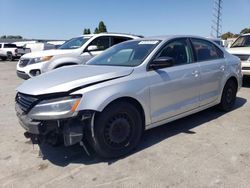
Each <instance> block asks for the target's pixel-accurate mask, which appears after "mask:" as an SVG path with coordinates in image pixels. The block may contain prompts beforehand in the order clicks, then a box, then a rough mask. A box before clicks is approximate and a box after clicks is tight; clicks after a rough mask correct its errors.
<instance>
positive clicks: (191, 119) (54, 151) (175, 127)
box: [39, 97, 247, 166]
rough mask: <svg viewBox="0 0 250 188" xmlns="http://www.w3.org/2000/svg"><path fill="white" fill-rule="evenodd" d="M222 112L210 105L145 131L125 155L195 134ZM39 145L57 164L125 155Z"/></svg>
mask: <svg viewBox="0 0 250 188" xmlns="http://www.w3.org/2000/svg"><path fill="white" fill-rule="evenodd" d="M246 102H247V100H246V99H244V98H241V97H237V99H236V105H235V107H234V109H233V110H236V109H238V108H240V107H242V106H243V105H244V104H245V103H246ZM224 114H225V113H224V112H221V111H219V110H217V109H216V108H215V107H212V108H209V109H207V110H204V111H202V112H199V113H196V114H193V115H190V116H187V117H184V118H182V119H179V120H176V121H173V122H171V123H167V124H165V125H162V126H159V127H156V128H153V129H150V130H148V131H145V133H144V135H143V136H142V139H141V142H140V143H139V146H138V147H137V148H136V149H135V150H134V151H133V152H132V153H130V154H128V155H127V156H130V155H133V154H135V153H137V152H140V151H142V150H144V149H147V148H148V147H151V146H153V145H155V144H157V143H159V142H161V141H162V140H165V139H168V138H170V137H172V136H175V135H177V134H180V133H186V134H196V133H195V132H194V131H192V129H193V128H195V127H198V126H202V125H204V123H206V122H208V121H211V120H214V119H216V118H218V117H221V116H223V115H224ZM39 147H40V154H41V157H42V158H43V159H44V160H49V161H50V162H51V163H53V164H55V165H58V166H67V165H68V164H71V163H79V164H85V165H91V164H96V163H100V162H106V163H107V164H108V165H111V164H113V163H115V162H116V161H118V160H121V159H123V158H126V157H127V156H124V157H122V158H119V159H114V160H103V159H100V158H99V157H97V156H96V155H94V154H93V152H92V151H91V150H89V152H90V153H91V155H87V153H86V152H85V150H84V149H83V147H82V146H80V145H74V146H71V147H64V146H59V147H53V146H50V145H47V144H42V145H39Z"/></svg>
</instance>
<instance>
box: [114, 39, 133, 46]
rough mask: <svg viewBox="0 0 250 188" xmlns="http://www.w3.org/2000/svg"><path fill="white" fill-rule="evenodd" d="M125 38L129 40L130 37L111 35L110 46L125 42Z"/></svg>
mask: <svg viewBox="0 0 250 188" xmlns="http://www.w3.org/2000/svg"><path fill="white" fill-rule="evenodd" d="M127 40H131V38H128V37H112V46H113V45H116V44H119V43H121V42H125V41H127Z"/></svg>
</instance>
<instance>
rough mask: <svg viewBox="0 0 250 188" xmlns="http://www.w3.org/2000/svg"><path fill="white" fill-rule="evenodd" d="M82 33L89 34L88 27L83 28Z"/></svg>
mask: <svg viewBox="0 0 250 188" xmlns="http://www.w3.org/2000/svg"><path fill="white" fill-rule="evenodd" d="M83 34H84V35H86V34H91V31H90V29H89V28H84V30H83Z"/></svg>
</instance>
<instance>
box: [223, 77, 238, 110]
mask: <svg viewBox="0 0 250 188" xmlns="http://www.w3.org/2000/svg"><path fill="white" fill-rule="evenodd" d="M236 93H237V84H236V83H235V82H234V81H233V80H228V81H227V83H226V85H225V87H224V89H223V92H222V97H221V102H220V104H219V108H220V109H221V110H223V111H225V112H228V111H230V110H231V109H232V108H233V107H234V104H235V100H236Z"/></svg>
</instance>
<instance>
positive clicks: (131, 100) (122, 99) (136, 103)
mask: <svg viewBox="0 0 250 188" xmlns="http://www.w3.org/2000/svg"><path fill="white" fill-rule="evenodd" d="M118 102H126V103H130V104H132V105H134V106H135V107H136V108H137V109H138V111H139V113H140V115H141V118H142V124H143V129H144V130H145V125H146V124H145V123H146V120H145V111H144V109H143V106H142V104H141V103H140V102H139V101H138V100H137V99H135V98H133V97H128V96H124V97H119V98H116V99H114V100H113V101H111V102H109V103H108V104H107V105H106V106H105V107H104V108H103V110H104V109H105V108H107V107H109V106H110V105H112V104H114V103H118ZM103 110H102V111H103Z"/></svg>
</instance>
